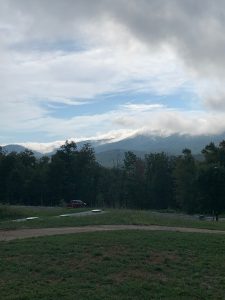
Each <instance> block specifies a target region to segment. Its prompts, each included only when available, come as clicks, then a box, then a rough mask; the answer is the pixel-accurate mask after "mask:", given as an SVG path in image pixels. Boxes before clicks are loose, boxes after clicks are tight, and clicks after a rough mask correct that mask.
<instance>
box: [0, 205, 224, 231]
mask: <svg viewBox="0 0 225 300" xmlns="http://www.w3.org/2000/svg"><path fill="white" fill-rule="evenodd" d="M88 210H89V211H90V210H91V208H84V209H83V208H82V209H66V208H60V207H51V208H47V207H19V206H0V230H1V229H19V228H48V227H73V226H86V225H114V224H116V225H121V224H127V225H163V226H177V227H195V228H208V229H219V230H225V219H223V220H222V219H221V220H220V221H219V222H213V221H211V220H210V221H208V220H205V221H204V220H199V219H198V217H197V216H189V215H185V214H179V213H165V212H157V211H151V210H129V209H106V210H105V213H102V214H98V213H95V214H94V213H93V214H92V215H85V216H81V215H79V216H73V217H59V215H60V214H70V213H80V212H83V211H88ZM25 217H39V219H36V220H29V221H22V222H15V221H13V220H14V219H17V218H25Z"/></svg>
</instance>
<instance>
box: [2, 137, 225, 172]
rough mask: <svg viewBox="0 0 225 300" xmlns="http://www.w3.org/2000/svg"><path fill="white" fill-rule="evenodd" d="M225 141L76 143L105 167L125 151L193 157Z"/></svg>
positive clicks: (160, 139) (116, 163) (178, 139)
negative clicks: (186, 153) (88, 148)
mask: <svg viewBox="0 0 225 300" xmlns="http://www.w3.org/2000/svg"><path fill="white" fill-rule="evenodd" d="M223 139H225V134H221V135H214V136H213V135H208V136H190V135H179V134H174V135H171V136H168V137H159V136H150V135H136V136H133V137H129V138H126V139H123V140H120V141H117V142H108V141H107V140H95V141H94V140H93V141H92V140H85V141H81V142H78V143H77V147H78V149H80V148H81V147H82V146H83V145H84V144H85V143H89V144H90V145H91V146H92V147H93V148H94V149H95V153H96V159H97V161H98V162H99V163H100V164H102V165H104V166H107V167H113V166H119V165H121V164H122V162H123V159H124V152H126V151H133V152H134V153H135V154H136V155H137V156H138V157H140V158H144V156H145V154H147V153H155V152H166V153H167V154H169V155H180V154H181V153H182V150H183V149H185V148H189V149H191V151H192V153H193V155H198V154H200V153H201V151H202V149H203V148H204V147H205V146H206V145H207V144H209V143H210V142H214V143H215V144H219V143H220V142H221V141H222V140H223ZM2 148H3V150H4V151H6V152H8V153H9V152H13V151H15V152H17V153H20V152H22V151H24V150H25V149H27V147H26V148H25V147H24V146H21V145H16V144H15V145H7V146H3V147H2ZM57 149H58V148H55V150H54V151H52V152H49V153H45V154H44V153H41V152H38V151H34V150H32V151H33V152H34V155H35V156H36V157H37V158H40V157H41V156H43V155H47V156H51V155H53V154H54V153H55V152H56V151H57Z"/></svg>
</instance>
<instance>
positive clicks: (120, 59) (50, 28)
mask: <svg viewBox="0 0 225 300" xmlns="http://www.w3.org/2000/svg"><path fill="white" fill-rule="evenodd" d="M224 28H225V1H223V0H217V1H211V0H188V1H187V0H113V1H111V0H32V1H30V0H0V128H1V130H0V144H1V145H5V144H12V143H19V144H23V145H26V146H29V147H31V148H32V149H34V150H41V149H42V150H43V151H45V149H48V150H50V149H51V147H52V146H53V145H60V144H62V143H63V142H64V141H65V140H66V139H69V140H70V139H73V140H75V141H80V140H85V139H108V140H112V141H116V140H120V139H123V138H126V137H129V136H133V135H136V134H148V135H154V136H155V135H156V136H169V135H171V134H175V133H176V134H190V135H214V134H221V133H224V132H225V85H224V79H225V68H224V65H225V34H224ZM46 151H47V150H46Z"/></svg>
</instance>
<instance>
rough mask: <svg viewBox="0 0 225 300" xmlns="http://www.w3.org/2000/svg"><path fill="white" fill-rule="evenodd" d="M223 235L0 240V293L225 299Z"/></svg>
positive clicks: (25, 297)
mask: <svg viewBox="0 0 225 300" xmlns="http://www.w3.org/2000/svg"><path fill="white" fill-rule="evenodd" d="M224 261H225V237H223V236H218V235H215V236H214V235H208V234H190V233H175V232H144V231H143V232H142V231H132V232H131V231H129V232H126V231H120V232H98V233H84V234H75V235H64V236H52V237H42V238H33V239H27V240H18V241H12V242H1V247H0V295H1V299H4V300H30V299H32V300H38V299H42V300H51V299H52V300H53V299H54V300H61V299H62V300H71V299H78V300H82V299H85V300H89V299H90V300H101V299H104V300H107V299H109V300H110V299H115V300H120V299H127V300H128V299H129V300H130V299H133V300H135V299H146V300H147V299H148V300H149V299H166V300H170V299H171V300H174V299H179V300H184V299H190V300H193V299H194V300H195V299H202V300H203V299H204V300H205V299H212V300H217V299H224V286H225V268H224Z"/></svg>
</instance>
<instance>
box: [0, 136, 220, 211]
mask: <svg viewBox="0 0 225 300" xmlns="http://www.w3.org/2000/svg"><path fill="white" fill-rule="evenodd" d="M202 155H203V159H202V160H200V161H199V160H197V159H196V158H195V157H194V156H193V155H192V153H191V151H190V150H189V149H184V150H183V152H182V154H181V155H179V156H170V155H167V154H166V153H164V152H162V153H150V154H147V155H146V156H145V158H144V159H141V158H139V157H137V156H136V155H135V154H134V153H133V152H131V151H128V152H126V153H125V158H124V161H123V165H122V166H118V167H114V168H105V167H103V166H101V165H99V164H98V163H97V162H96V159H95V153H94V150H93V148H92V147H91V146H90V145H89V144H85V145H84V146H83V147H82V148H81V149H78V148H77V145H76V143H75V142H68V141H66V143H65V144H64V145H63V146H61V147H60V149H59V150H58V151H57V152H56V153H55V154H54V155H52V156H51V157H46V156H43V157H42V158H40V159H37V158H36V157H35V156H34V153H33V152H32V151H30V150H25V151H24V152H21V153H16V152H11V153H5V152H4V151H3V149H2V148H1V147H0V202H1V203H8V204H23V205H46V206H48V205H52V206H55V205H60V204H62V203H68V202H69V201H70V200H72V199H81V200H83V201H84V202H87V203H88V205H89V206H91V207H94V206H100V207H114V208H135V209H169V208H170V209H179V210H182V211H185V212H187V213H210V214H211V213H214V214H215V215H218V214H219V213H221V212H222V211H225V198H224V197H225V196H224V195H225V141H222V142H221V143H220V144H219V145H218V146H216V145H215V144H214V143H210V144H209V145H207V146H206V147H205V148H204V149H203V150H202Z"/></svg>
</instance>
